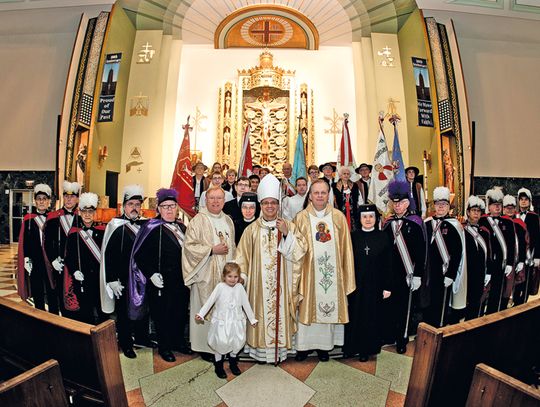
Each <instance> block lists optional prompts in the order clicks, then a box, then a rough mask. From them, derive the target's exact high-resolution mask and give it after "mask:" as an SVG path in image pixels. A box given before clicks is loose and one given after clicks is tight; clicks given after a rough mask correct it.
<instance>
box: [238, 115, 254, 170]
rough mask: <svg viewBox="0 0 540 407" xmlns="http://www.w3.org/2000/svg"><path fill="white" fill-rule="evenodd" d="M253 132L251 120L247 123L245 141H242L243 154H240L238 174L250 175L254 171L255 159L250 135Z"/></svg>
mask: <svg viewBox="0 0 540 407" xmlns="http://www.w3.org/2000/svg"><path fill="white" fill-rule="evenodd" d="M250 133H251V122H248V123H247V124H246V131H245V132H244V141H243V143H242V155H241V156H240V164H239V165H238V176H239V177H249V176H250V175H251V174H252V173H253V160H252V159H251V144H250V142H249V135H250Z"/></svg>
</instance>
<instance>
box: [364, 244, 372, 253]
mask: <svg viewBox="0 0 540 407" xmlns="http://www.w3.org/2000/svg"><path fill="white" fill-rule="evenodd" d="M364 250H365V251H366V256H369V251H370V250H371V249H370V248H369V246H368V245H367V244H366V247H364Z"/></svg>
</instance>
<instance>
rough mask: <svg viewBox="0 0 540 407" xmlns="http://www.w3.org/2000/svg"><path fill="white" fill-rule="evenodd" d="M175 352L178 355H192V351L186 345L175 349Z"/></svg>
mask: <svg viewBox="0 0 540 407" xmlns="http://www.w3.org/2000/svg"><path fill="white" fill-rule="evenodd" d="M176 350H178V352H180V353H182V354H184V355H193V351H192V350H191V348H190V347H189V346H187V345H181V346H179V347H178V348H176Z"/></svg>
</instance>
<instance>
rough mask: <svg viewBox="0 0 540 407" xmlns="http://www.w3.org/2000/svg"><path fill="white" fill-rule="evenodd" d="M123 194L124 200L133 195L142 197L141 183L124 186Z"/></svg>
mask: <svg viewBox="0 0 540 407" xmlns="http://www.w3.org/2000/svg"><path fill="white" fill-rule="evenodd" d="M123 196H124V202H126V201H129V200H130V199H131V198H132V197H134V196H141V197H144V189H143V187H142V185H139V184H131V185H126V186H125V187H124V191H123Z"/></svg>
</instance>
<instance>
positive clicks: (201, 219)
mask: <svg viewBox="0 0 540 407" xmlns="http://www.w3.org/2000/svg"><path fill="white" fill-rule="evenodd" d="M219 243H225V244H226V245H227V246H228V247H229V253H228V254H226V255H217V254H212V247H214V246H215V245H217V244H219ZM234 254H235V245H234V224H233V222H232V220H231V218H230V217H229V216H227V215H225V214H224V213H223V212H221V213H220V214H219V215H214V214H212V213H210V212H209V211H208V209H206V208H202V209H201V210H200V212H199V213H198V214H197V215H196V216H195V217H194V218H193V219H192V220H191V222H189V225H188V227H187V230H186V238H185V241H184V251H183V254H182V274H183V276H184V283H185V284H186V286H187V287H189V289H190V318H189V339H190V342H191V349H193V350H194V351H196V352H207V353H213V351H212V350H211V349H210V347H209V346H208V330H209V328H210V323H209V322H207V321H205V322H204V324H202V323H198V322H196V321H195V315H196V314H197V313H198V312H199V310H200V309H201V307H202V306H203V305H204V303H205V302H206V300H207V299H208V297H210V294H212V291H213V290H214V288H215V287H216V285H218V283H220V282H221V281H222V275H223V266H224V265H225V263H226V262H227V261H230V260H231V259H233V258H234Z"/></svg>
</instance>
